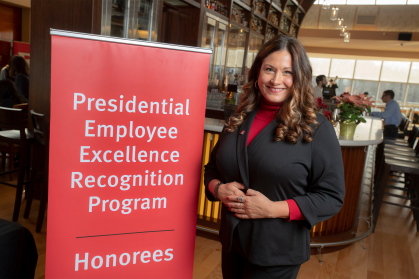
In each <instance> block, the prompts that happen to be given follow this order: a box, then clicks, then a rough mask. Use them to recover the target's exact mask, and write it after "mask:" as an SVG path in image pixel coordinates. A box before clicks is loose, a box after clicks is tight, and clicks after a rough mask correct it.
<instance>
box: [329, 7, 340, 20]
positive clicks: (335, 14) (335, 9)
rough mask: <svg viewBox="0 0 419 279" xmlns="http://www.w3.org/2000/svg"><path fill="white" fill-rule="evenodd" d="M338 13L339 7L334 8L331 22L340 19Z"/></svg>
mask: <svg viewBox="0 0 419 279" xmlns="http://www.w3.org/2000/svg"><path fill="white" fill-rule="evenodd" d="M338 12H339V8H338V7H333V8H332V12H331V13H330V20H333V21H335V20H337V19H338Z"/></svg>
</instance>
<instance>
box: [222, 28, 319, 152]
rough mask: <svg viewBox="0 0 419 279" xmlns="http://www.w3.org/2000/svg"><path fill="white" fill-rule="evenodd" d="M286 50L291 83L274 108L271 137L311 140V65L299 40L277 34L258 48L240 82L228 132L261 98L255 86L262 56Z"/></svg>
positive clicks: (313, 119)
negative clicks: (240, 92)
mask: <svg viewBox="0 0 419 279" xmlns="http://www.w3.org/2000/svg"><path fill="white" fill-rule="evenodd" d="M282 50H286V51H288V52H289V53H290V55H291V57H292V64H293V65H292V68H293V71H292V77H293V86H292V88H290V92H291V94H290V96H289V98H288V99H287V100H285V101H284V103H283V105H282V108H281V109H280V110H279V111H278V114H277V117H276V119H277V121H278V123H279V124H278V127H277V128H276V131H275V140H276V141H282V140H284V139H285V141H287V142H290V143H291V144H296V143H297V141H298V139H299V138H300V137H301V136H303V141H304V142H311V141H313V129H312V127H310V125H312V124H317V125H318V122H317V121H316V103H315V98H314V94H313V88H312V82H311V79H312V69H311V65H310V61H309V59H308V57H307V54H306V52H305V50H304V48H303V46H302V45H301V43H300V42H299V41H298V40H297V39H295V38H293V37H290V36H285V35H279V36H276V37H275V38H273V39H271V40H270V41H268V42H267V43H266V44H265V45H263V46H262V48H261V49H260V50H259V53H258V54H257V56H256V59H255V61H254V62H253V65H252V67H251V68H250V71H249V79H248V80H249V82H248V83H246V84H245V85H244V86H243V92H244V93H243V96H242V97H241V100H240V103H239V106H238V108H237V110H236V111H235V113H234V114H233V116H232V117H230V118H229V120H228V122H227V124H226V126H227V130H228V131H229V132H233V131H235V130H236V129H237V128H238V127H239V126H240V125H241V124H242V123H243V121H244V119H245V118H246V116H247V114H249V113H250V112H251V111H253V110H254V109H255V108H257V107H258V106H259V104H260V102H261V98H263V96H262V93H261V92H260V90H259V89H258V88H256V87H255V82H256V81H257V80H258V77H259V73H260V69H261V67H262V64H263V60H264V59H265V58H266V57H268V56H269V55H270V54H271V53H273V52H276V51H282Z"/></svg>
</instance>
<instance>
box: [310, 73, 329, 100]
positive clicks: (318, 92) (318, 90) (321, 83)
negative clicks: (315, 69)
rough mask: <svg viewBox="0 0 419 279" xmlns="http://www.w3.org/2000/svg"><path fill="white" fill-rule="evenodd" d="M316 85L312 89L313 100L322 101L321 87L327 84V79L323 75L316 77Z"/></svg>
mask: <svg viewBox="0 0 419 279" xmlns="http://www.w3.org/2000/svg"><path fill="white" fill-rule="evenodd" d="M316 83H317V86H315V87H314V88H313V89H314V90H313V91H314V92H313V93H314V98H315V99H317V98H322V99H323V87H325V86H326V84H327V79H326V76H325V75H320V76H317V77H316Z"/></svg>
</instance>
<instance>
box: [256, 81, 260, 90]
mask: <svg viewBox="0 0 419 279" xmlns="http://www.w3.org/2000/svg"><path fill="white" fill-rule="evenodd" d="M255 87H256V89H259V87H258V81H256V82H255Z"/></svg>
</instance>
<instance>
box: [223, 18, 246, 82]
mask: <svg viewBox="0 0 419 279" xmlns="http://www.w3.org/2000/svg"><path fill="white" fill-rule="evenodd" d="M228 36H229V40H228V49H227V65H226V73H225V74H226V75H228V82H229V83H241V82H242V81H243V66H244V65H243V64H244V46H245V42H246V37H247V32H244V31H242V30H241V29H240V28H236V27H234V26H231V27H230V33H229V35H228Z"/></svg>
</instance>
